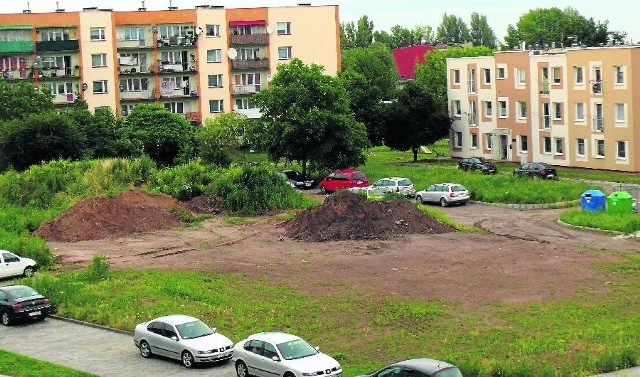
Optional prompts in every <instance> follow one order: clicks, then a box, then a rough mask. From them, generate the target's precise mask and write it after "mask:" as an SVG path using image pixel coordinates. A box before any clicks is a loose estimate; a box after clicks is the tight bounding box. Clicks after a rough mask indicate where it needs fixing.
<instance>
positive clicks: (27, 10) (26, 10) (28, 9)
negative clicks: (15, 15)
mask: <svg viewBox="0 0 640 377" xmlns="http://www.w3.org/2000/svg"><path fill="white" fill-rule="evenodd" d="M22 13H31V4H29V2H28V1H27V9H23V10H22Z"/></svg>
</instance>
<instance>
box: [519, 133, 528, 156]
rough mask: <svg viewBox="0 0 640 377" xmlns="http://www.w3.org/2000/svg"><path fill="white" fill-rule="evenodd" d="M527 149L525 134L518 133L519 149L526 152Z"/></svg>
mask: <svg viewBox="0 0 640 377" xmlns="http://www.w3.org/2000/svg"><path fill="white" fill-rule="evenodd" d="M528 149H529V138H528V137H527V136H526V135H520V151H521V152H526V151H527V150H528Z"/></svg>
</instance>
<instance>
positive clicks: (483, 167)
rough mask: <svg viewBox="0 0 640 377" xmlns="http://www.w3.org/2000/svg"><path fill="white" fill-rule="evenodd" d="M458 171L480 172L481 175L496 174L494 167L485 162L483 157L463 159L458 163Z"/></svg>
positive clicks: (496, 169) (496, 170)
mask: <svg viewBox="0 0 640 377" xmlns="http://www.w3.org/2000/svg"><path fill="white" fill-rule="evenodd" d="M458 169H460V170H464V171H468V170H471V171H480V172H482V174H497V173H498V168H497V167H496V165H494V164H492V163H491V162H489V161H487V160H485V158H484V157H465V158H463V159H462V160H460V161H459V162H458Z"/></svg>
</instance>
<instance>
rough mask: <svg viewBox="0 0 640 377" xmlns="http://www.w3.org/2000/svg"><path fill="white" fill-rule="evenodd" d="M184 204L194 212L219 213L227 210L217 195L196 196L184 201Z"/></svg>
mask: <svg viewBox="0 0 640 377" xmlns="http://www.w3.org/2000/svg"><path fill="white" fill-rule="evenodd" d="M185 206H186V207H187V208H188V209H189V210H190V211H191V212H192V213H196V214H210V215H219V214H222V213H226V212H227V211H226V210H225V209H224V205H223V203H222V198H220V197H219V196H204V195H200V196H196V197H195V198H193V199H191V200H189V201H188V202H186V203H185Z"/></svg>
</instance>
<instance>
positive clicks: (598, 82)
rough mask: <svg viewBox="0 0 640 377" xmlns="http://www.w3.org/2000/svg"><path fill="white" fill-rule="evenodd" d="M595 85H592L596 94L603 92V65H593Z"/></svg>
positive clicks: (592, 89)
mask: <svg viewBox="0 0 640 377" xmlns="http://www.w3.org/2000/svg"><path fill="white" fill-rule="evenodd" d="M592 82H593V85H592V86H591V91H592V92H593V93H594V94H600V93H602V67H600V66H597V67H593V80H592Z"/></svg>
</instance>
